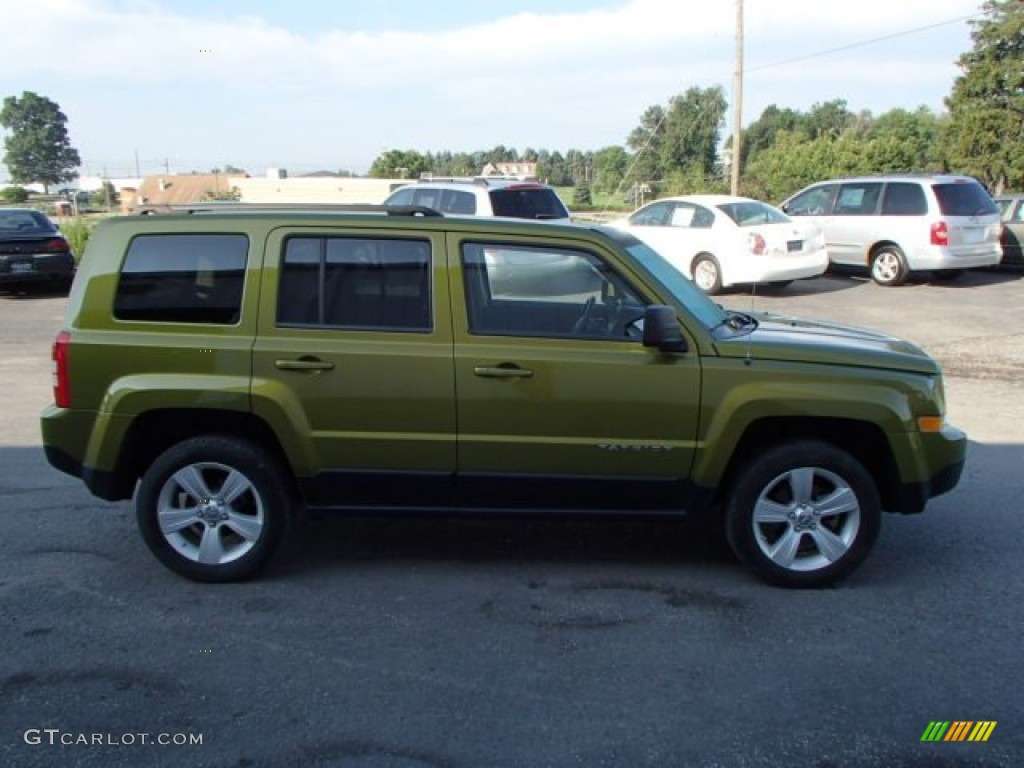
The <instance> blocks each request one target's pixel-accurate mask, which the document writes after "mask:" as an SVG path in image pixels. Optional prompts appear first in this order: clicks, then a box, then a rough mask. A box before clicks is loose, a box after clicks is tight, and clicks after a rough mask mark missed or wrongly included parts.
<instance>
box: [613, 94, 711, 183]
mask: <svg viewBox="0 0 1024 768" xmlns="http://www.w3.org/2000/svg"><path fill="white" fill-rule="evenodd" d="M726 108H727V104H726V101H725V95H724V93H723V91H722V88H721V87H720V86H714V87H711V88H697V87H693V88H689V89H687V90H686V92H685V93H682V94H679V95H677V96H673V97H672V98H671V99H669V103H668V108H667V109H666V108H664V107H661V106H657V105H656V106H652V107H648V108H647V110H646V111H645V112H644V113H643V115H642V116H641V118H640V125H639V126H638V127H637V128H634V129H633V131H632V132H631V133H630V134H629V137H628V138H627V139H626V143H627V144H628V145H629V148H630V149H632V150H633V151H634V152H635V153H637V159H636V163H635V164H634V166H633V172H632V173H631V174H630V178H629V179H627V181H628V182H637V181H639V182H650V181H664V182H666V184H665V185H664V186H665V190H664V191H667V192H670V193H672V192H684V191H690V190H692V189H693V188H694V187H697V188H701V189H703V188H705V187H706V185H707V184H708V183H710V180H711V178H712V177H713V176H714V175H715V173H716V171H717V167H718V143H719V138H720V135H721V127H722V122H723V120H724V117H725V110H726Z"/></svg>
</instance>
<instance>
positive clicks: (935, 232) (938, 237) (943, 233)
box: [932, 221, 949, 245]
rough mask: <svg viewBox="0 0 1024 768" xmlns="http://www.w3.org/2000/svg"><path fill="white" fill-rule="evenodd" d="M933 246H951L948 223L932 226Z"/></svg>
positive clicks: (938, 222)
mask: <svg viewBox="0 0 1024 768" xmlns="http://www.w3.org/2000/svg"><path fill="white" fill-rule="evenodd" d="M932 245H949V227H947V226H946V222H944V221H937V222H935V223H934V224H932Z"/></svg>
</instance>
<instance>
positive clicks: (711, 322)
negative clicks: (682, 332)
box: [601, 228, 728, 329]
mask: <svg viewBox="0 0 1024 768" xmlns="http://www.w3.org/2000/svg"><path fill="white" fill-rule="evenodd" d="M601 231H602V232H604V233H605V234H607V235H608V236H609V237H611V238H612V239H613V240H614V241H615V242H616V243H618V244H619V245H621V246H622V247H623V248H625V249H626V250H627V251H628V252H629V255H630V256H632V257H633V259H634V260H635V261H636V262H637V263H638V264H639V265H640V266H641V267H643V269H644V270H646V271H647V273H648V274H649V275H650V276H651V277H653V278H654V280H655V281H656V282H658V283H660V284H661V286H662V287H663V288H664V289H665V290H666V291H667V292H668V293H669V294H671V295H672V297H673V298H674V299H675V300H676V301H677V302H679V304H681V305H682V306H684V307H686V309H688V310H689V311H690V312H691V314H693V315H694V317H696V318H697V320H699V321H700V322H701V323H702V324H703V325H704V326H706V327H707V328H709V329H710V328H714V327H716V326H718V325H720V324H722V323H723V322H725V320H726V319H727V317H728V315H727V314H726V312H725V310H724V309H722V308H721V307H720V306H718V305H717V304H715V302H713V301H712V300H711V299H709V298H708V297H707V294H705V293H704V292H703V291H702V290H701V289H700V288H698V287H697V286H696V285H694V284H693V281H691V280H690V278H688V277H686V275H684V274H683V273H682V272H680V271H679V270H678V269H676V268H675V267H673V266H672V265H671V264H669V263H668V262H667V261H666V260H665V258H664V257H663V256H662V255H661V254H659V253H658V252H657V251H655V250H654V249H653V248H651V247H650V246H648V245H645V244H644V243H642V242H640V241H639V240H637V239H636V238H635V237H633V235H630V234H629V233H627V232H622V231H620V230H615V229H611V228H602V230H601Z"/></svg>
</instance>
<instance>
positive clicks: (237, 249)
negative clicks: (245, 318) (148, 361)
mask: <svg viewBox="0 0 1024 768" xmlns="http://www.w3.org/2000/svg"><path fill="white" fill-rule="evenodd" d="M248 253H249V238H248V237H246V236H245V235H234V234H233V235H221V234H216V235H198V234H197V235H172V234H168V235H139V236H138V237H136V238H134V239H133V240H132V242H131V244H130V245H129V246H128V253H127V254H126V255H125V259H124V264H123V266H122V267H121V274H120V276H119V277H118V281H117V292H116V294H115V296H114V317H115V318H117V319H118V320H143V321H151V322H162V323H203V324H216V325H231V324H234V323H237V322H238V320H239V316H240V315H241V310H242V287H243V284H244V282H245V267H246V261H247V258H248Z"/></svg>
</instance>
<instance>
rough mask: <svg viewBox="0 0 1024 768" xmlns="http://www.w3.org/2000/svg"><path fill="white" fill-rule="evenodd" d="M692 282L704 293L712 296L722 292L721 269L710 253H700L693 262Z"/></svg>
mask: <svg viewBox="0 0 1024 768" xmlns="http://www.w3.org/2000/svg"><path fill="white" fill-rule="evenodd" d="M691 271H692V273H693V282H694V283H696V284H697V287H698V288H700V289H701V290H702V291H704V293H707V294H709V295H711V296H714V295H715V294H716V293H719V292H720V291H721V290H722V267H721V266H720V265H719V263H718V259H716V258H715V257H714V256H712V255H711V254H710V253H702V254H700V255H699V256H697V258H695V259H694V260H693V266H692V270H691Z"/></svg>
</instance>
